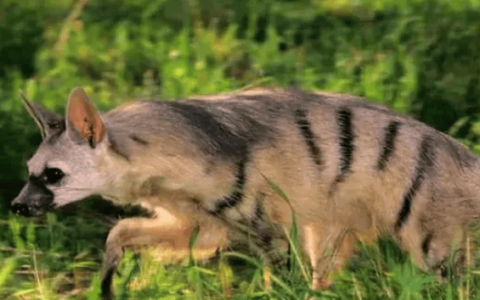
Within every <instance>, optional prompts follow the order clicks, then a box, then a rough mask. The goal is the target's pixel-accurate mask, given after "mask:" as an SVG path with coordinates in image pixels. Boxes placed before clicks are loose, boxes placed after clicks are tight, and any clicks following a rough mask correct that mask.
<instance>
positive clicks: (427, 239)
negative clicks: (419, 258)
mask: <svg viewBox="0 0 480 300" xmlns="http://www.w3.org/2000/svg"><path fill="white" fill-rule="evenodd" d="M432 238H433V233H432V232H429V233H428V234H427V235H426V236H425V238H424V239H423V241H422V252H423V254H425V255H426V254H428V251H429V250H430V242H431V241H432Z"/></svg>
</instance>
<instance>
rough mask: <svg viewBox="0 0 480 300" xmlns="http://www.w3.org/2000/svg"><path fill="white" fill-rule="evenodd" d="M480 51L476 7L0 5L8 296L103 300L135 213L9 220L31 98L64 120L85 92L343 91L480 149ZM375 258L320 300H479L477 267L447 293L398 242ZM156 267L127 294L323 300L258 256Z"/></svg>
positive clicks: (202, 1)
mask: <svg viewBox="0 0 480 300" xmlns="http://www.w3.org/2000/svg"><path fill="white" fill-rule="evenodd" d="M479 54H480V1H478V0H455V1H449V0H436V1H435V0H403V1H398V0H383V1H380V0H297V1H294V0H243V1H238V0H222V1H218V0H90V1H88V0H76V1H72V0H43V1H18V0H1V1H0V129H1V133H0V170H1V172H0V298H3V297H6V298H8V299H84V298H88V299H97V298H98V289H99V262H100V260H101V255H102V249H103V242H104V239H105V237H106V233H107V230H108V227H109V226H111V222H110V221H111V220H112V218H115V217H118V216H122V215H124V214H125V212H124V211H122V210H121V209H119V208H115V207H112V206H109V205H108V204H105V203H101V202H100V201H98V200H95V199H92V200H90V201H85V203H81V204H78V205H77V206H75V207H74V208H70V209H68V208H67V209H65V210H64V211H62V212H59V213H55V214H53V213H49V214H47V215H46V216H43V217H40V218H37V219H25V218H21V217H17V216H13V215H11V214H10V213H9V212H8V210H9V203H10V201H11V200H12V199H13V198H14V197H15V195H16V194H17V193H18V192H19V190H20V189H21V187H22V185H23V182H24V180H25V179H26V176H27V174H26V167H25V163H26V161H27V159H28V157H29V155H31V154H32V153H34V151H35V148H36V146H37V145H38V144H39V142H40V135H39V134H38V132H37V129H36V127H35V124H34V122H33V121H32V120H31V119H30V118H29V117H28V116H27V114H26V112H25V110H24V108H23V106H22V104H21V101H20V99H19V90H20V89H21V90H24V91H25V92H26V93H27V95H28V96H29V97H30V98H32V99H34V100H35V101H37V102H39V103H42V105H44V106H45V107H47V108H49V109H52V110H55V111H57V112H58V113H63V111H64V106H65V101H66V96H67V95H68V93H69V92H70V90H71V89H72V88H74V87H76V86H79V85H81V86H83V87H84V88H85V89H86V91H87V93H88V94H89V95H90V96H91V98H92V99H94V101H95V103H96V105H97V107H99V108H100V109H102V110H107V109H108V108H111V107H113V106H116V105H118V104H120V103H123V102H125V101H127V100H128V99H131V98H138V97H142V98H162V99H173V98H181V97H186V96H189V95H192V94H211V93H218V92H226V91H232V90H237V89H241V88H246V87H255V86H285V87H287V86H296V87H300V88H304V89H307V90H326V91H334V92H344V93H350V94H355V95H359V96H362V97H366V98H368V99H369V100H370V101H373V102H378V103H382V104H385V105H387V106H389V107H390V108H392V109H394V110H397V111H399V112H401V113H405V114H409V115H412V116H414V117H415V118H417V119H420V120H422V121H424V122H426V123H428V124H430V125H432V126H434V127H435V128H437V129H439V130H441V131H443V132H446V133H449V134H451V135H453V136H454V137H455V138H457V139H458V140H459V141H460V142H462V143H464V144H465V145H466V146H467V147H469V148H471V149H472V150H474V151H476V152H477V153H478V154H480V141H479V136H480V121H479V113H480V102H479V100H480V63H479V58H480V56H479ZM94 211H97V212H99V213H98V214H95V213H94ZM361 248H362V251H360V253H359V255H358V257H357V258H355V259H354V260H353V261H352V262H351V263H350V265H349V267H348V268H347V270H346V271H345V272H342V273H341V274H340V275H339V276H338V278H337V280H336V285H335V287H334V288H333V289H331V290H329V291H326V292H323V293H320V294H318V295H317V296H318V297H319V298H324V299H476V298H477V297H480V285H479V284H478V276H477V275H478V274H477V273H476V271H475V270H469V271H468V272H467V274H466V275H465V276H462V277H453V276H452V277H451V278H449V280H447V281H446V282H445V283H438V282H436V281H434V280H433V277H432V275H431V274H424V273H422V272H421V271H419V270H418V269H416V268H414V267H412V265H411V263H410V261H409V259H408V257H406V256H405V255H404V254H403V253H402V252H401V251H400V250H399V249H398V248H396V246H395V245H394V244H392V243H391V241H389V240H388V239H385V240H382V241H381V242H380V243H379V244H375V245H371V246H361ZM154 257H155V256H154V255H153V256H149V255H143V256H142V258H140V259H137V258H135V256H134V255H133V254H132V253H131V252H127V255H126V258H125V259H124V260H123V262H122V265H121V267H120V272H121V274H120V276H117V277H116V281H115V286H116V291H117V298H118V299H127V298H131V299H179V298H181V299H183V298H185V299H202V298H205V299H210V298H214V299H225V298H228V297H230V296H232V293H233V294H234V296H233V297H234V298H235V299H254V298H255V299H256V298H261V299H269V298H272V299H297V298H298V299H305V298H306V297H307V296H308V295H309V291H308V283H307V281H306V280H305V278H303V277H302V275H301V272H297V271H298V270H297V271H295V270H296V269H295V268H293V270H292V271H290V272H283V273H282V272H279V273H278V276H279V277H278V278H277V281H275V285H274V289H273V290H272V291H267V290H265V288H264V287H263V285H262V281H261V271H262V269H261V267H260V266H259V265H261V261H259V260H257V259H255V258H251V257H243V258H238V257H237V259H236V260H235V259H234V260H233V261H230V263H229V264H226V263H225V260H223V259H220V261H217V262H215V263H211V264H207V265H202V264H196V263H195V264H194V263H190V264H187V265H180V266H179V265H173V266H164V265H163V264H161V263H158V262H156V260H155V259H154ZM232 268H233V270H232Z"/></svg>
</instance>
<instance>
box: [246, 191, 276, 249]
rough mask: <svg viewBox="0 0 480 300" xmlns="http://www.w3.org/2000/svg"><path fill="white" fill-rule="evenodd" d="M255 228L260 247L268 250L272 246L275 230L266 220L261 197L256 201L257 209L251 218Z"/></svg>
mask: <svg viewBox="0 0 480 300" xmlns="http://www.w3.org/2000/svg"><path fill="white" fill-rule="evenodd" d="M251 224H252V227H253V229H254V230H255V231H256V233H257V234H258V236H259V242H260V245H259V246H260V247H261V248H262V249H264V250H265V251H266V252H268V251H269V250H270V248H271V246H272V241H273V230H272V228H271V226H270V224H268V223H267V222H266V221H265V212H264V209H263V206H262V203H261V201H260V200H259V199H257V202H256V203H255V211H254V214H253V218H252V220H251Z"/></svg>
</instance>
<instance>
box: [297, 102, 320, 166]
mask: <svg viewBox="0 0 480 300" xmlns="http://www.w3.org/2000/svg"><path fill="white" fill-rule="evenodd" d="M295 123H296V124H297V126H298V129H300V132H301V133H302V136H303V139H304V140H305V143H306V144H307V146H308V150H309V151H310V155H311V156H312V159H313V161H314V162H315V163H316V164H317V165H321V164H322V153H321V151H320V148H318V147H317V145H316V144H315V135H314V134H313V132H312V129H311V125H310V122H309V121H308V118H307V112H306V111H305V110H304V109H297V110H296V111H295Z"/></svg>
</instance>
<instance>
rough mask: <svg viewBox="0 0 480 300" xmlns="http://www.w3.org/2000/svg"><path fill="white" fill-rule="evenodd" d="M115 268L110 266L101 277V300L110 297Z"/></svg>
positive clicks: (106, 299)
mask: <svg viewBox="0 0 480 300" xmlns="http://www.w3.org/2000/svg"><path fill="white" fill-rule="evenodd" d="M113 273H115V268H110V269H108V270H107V272H105V274H104V275H103V278H102V300H111V299H112V279H113Z"/></svg>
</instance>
